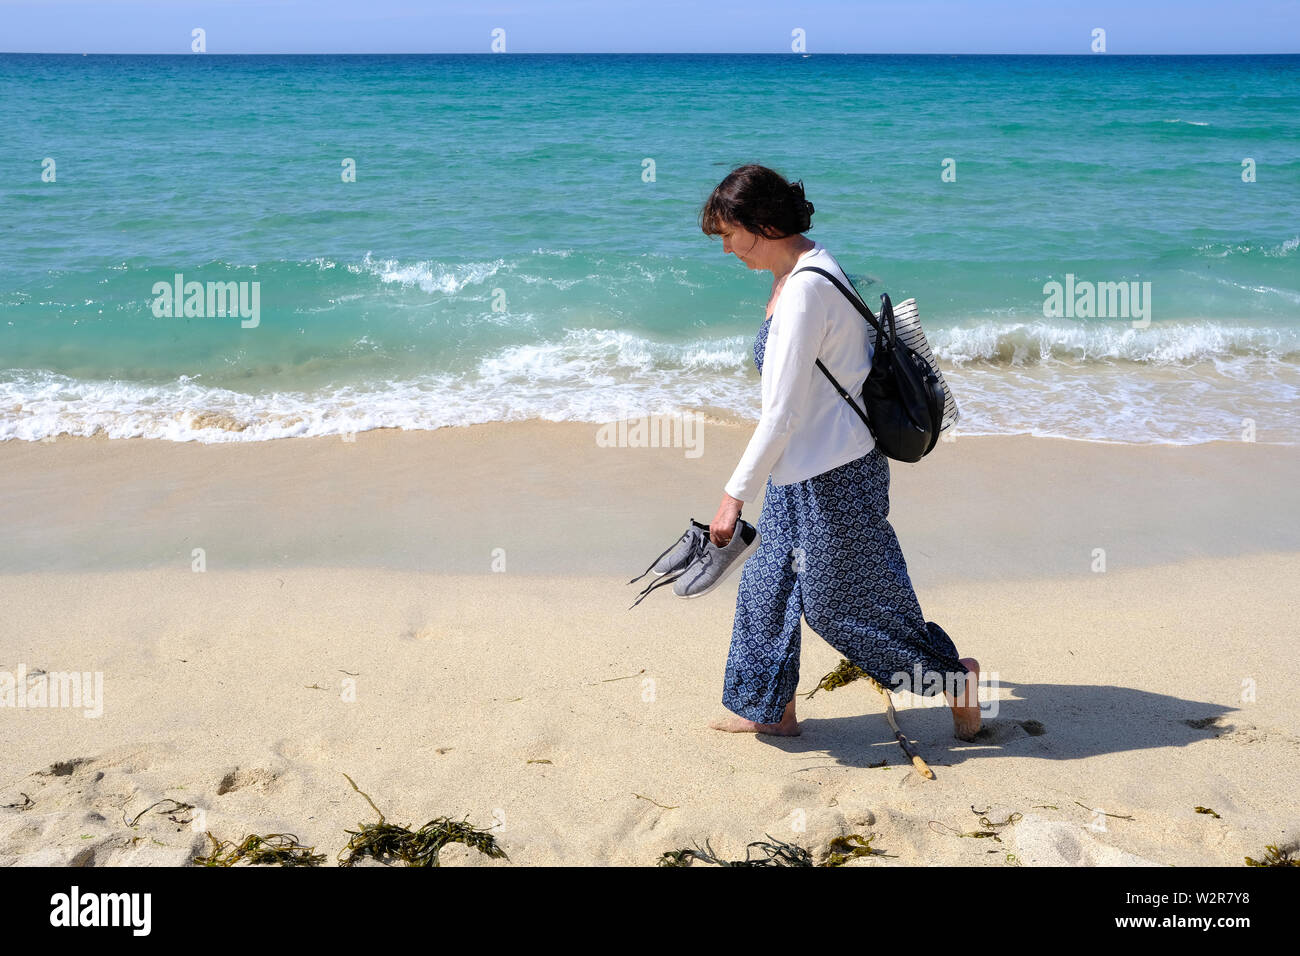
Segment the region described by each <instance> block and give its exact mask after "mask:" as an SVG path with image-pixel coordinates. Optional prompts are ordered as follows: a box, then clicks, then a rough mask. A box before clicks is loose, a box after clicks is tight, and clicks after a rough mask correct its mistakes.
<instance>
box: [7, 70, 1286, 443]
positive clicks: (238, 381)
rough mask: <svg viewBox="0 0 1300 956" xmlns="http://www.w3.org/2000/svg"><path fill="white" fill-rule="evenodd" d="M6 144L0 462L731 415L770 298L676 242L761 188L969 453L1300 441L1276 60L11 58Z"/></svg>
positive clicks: (759, 284)
mask: <svg viewBox="0 0 1300 956" xmlns="http://www.w3.org/2000/svg"><path fill="white" fill-rule="evenodd" d="M0 129H2V130H3V131H4V132H3V137H2V138H0V439H18V440H29V441H30V440H38V439H41V438H46V437H49V436H55V435H60V434H71V435H93V434H102V435H107V436H109V437H128V436H146V437H153V438H163V439H174V440H198V441H204V442H218V441H249V440H263V439H268V438H277V437H290V436H300V435H321V434H331V433H346V432H353V431H360V430H365V429H369V428H378V427H401V428H408V429H430V428H437V427H440V426H444V425H459V424H467V423H474V422H485V421H499V420H513V419H523V418H546V419H554V420H582V421H593V422H595V421H607V420H611V419H614V418H618V417H623V416H628V415H639V414H646V413H652V412H674V411H682V410H700V411H705V412H708V413H711V414H715V415H720V416H724V417H728V418H738V419H747V420H753V419H755V418H756V417H757V415H758V411H759V389H758V377H757V373H756V372H755V370H754V367H753V358H752V356H751V354H750V348H751V345H752V341H753V337H754V334H755V332H756V331H757V330H758V328H759V326H760V324H761V323H762V321H763V306H764V303H765V302H766V300H767V295H768V291H769V280H770V276H768V274H767V273H752V272H750V271H748V270H747V269H746V268H745V267H744V265H743V264H741V263H740V262H738V261H737V260H736V259H734V258H733V257H731V256H727V255H725V254H724V253H723V252H722V247H721V242H720V240H716V239H709V238H707V237H705V236H704V235H703V234H702V233H701V232H700V231H699V228H698V224H697V216H698V211H699V208H700V205H701V204H702V202H703V201H704V199H705V198H706V196H707V195H708V193H709V192H710V190H711V189H712V188H713V186H714V185H716V184H717V182H718V181H719V180H720V179H721V178H722V177H723V176H724V175H725V174H726V172H727V171H728V170H729V169H730V168H731V167H732V166H734V165H737V164H740V163H744V162H760V163H764V164H767V165H770V166H774V167H775V168H777V169H779V170H781V171H782V172H783V173H785V174H786V175H788V176H790V177H791V178H797V179H802V180H803V181H804V184H805V187H806V190H807V194H808V197H809V198H810V199H811V200H812V201H813V202H814V203H815V205H816V207H817V214H816V215H815V217H814V220H813V222H814V228H813V229H812V231H811V232H810V233H809V235H810V236H811V237H812V238H815V239H817V240H819V241H821V242H822V243H823V244H824V245H826V247H827V248H828V249H829V250H830V251H831V252H832V253H833V254H834V255H835V256H836V257H837V258H838V259H839V261H840V263H841V264H842V265H843V266H844V268H845V269H846V270H847V271H848V272H849V273H850V274H851V275H853V276H854V277H855V279H856V280H857V281H858V286H859V288H860V289H862V291H863V292H864V294H866V295H867V296H868V301H869V303H870V304H872V306H873V307H874V306H875V305H876V303H877V301H878V299H877V296H878V294H879V292H880V291H888V292H889V293H890V294H891V296H892V297H893V298H894V300H895V301H896V302H897V301H901V300H902V299H904V298H908V297H912V296H915V297H916V299H917V300H918V302H919V304H920V309H921V316H922V320H923V322H924V324H925V326H926V328H927V330H928V333H929V337H930V340H931V343H932V345H933V346H934V349H935V351H936V353H937V354H938V355H939V356H940V358H941V361H942V363H943V365H944V368H945V374H946V375H947V377H948V381H949V384H950V385H951V386H952V388H953V390H954V393H955V395H956V398H957V402H958V405H959V407H960V409H961V420H960V424H959V427H958V431H959V433H962V434H978V433H1033V434H1039V435H1059V436H1065V437H1070V438H1079V439H1093V440H1107V441H1124V442H1170V443H1191V442H1201V441H1208V440H1214V439H1232V440H1237V439H1240V438H1241V437H1242V436H1243V434H1244V432H1245V429H1246V428H1247V426H1246V425H1245V424H1243V423H1244V422H1247V421H1248V422H1249V423H1250V426H1249V427H1253V429H1254V435H1255V437H1256V439H1257V440H1259V441H1267V442H1288V443H1290V442H1296V441H1300V416H1297V414H1296V408H1297V400H1298V399H1300V57H1298V56H1235V57H1180V56H1162V57H1112V56H1105V55H1103V56H1094V57H1086V56H1080V57H1051V56H1038V57H1015V56H840V55H834V56H831V55H814V56H806V57H805V56H799V55H793V54H791V55H753V56H745V55H716V56H715V55H654V56H650V55H573V56H566V55H515V54H510V55H499V56H494V55H478V56H475V55H446V56H284V57H280V56H249V57H241V56H211V55H201V56H63V55H52V56H44V55H42V56H36V55H0ZM345 160H352V161H354V162H355V170H356V175H355V181H354V182H345V181H344V175H343V173H344V171H345V169H344V161H345ZM647 160H649V161H652V162H653V166H652V167H648V164H647V163H646V161H647ZM51 161H52V162H51ZM945 161H951V162H945ZM648 168H652V170H653V177H651V176H650V175H649V173H648V172H647V169H648ZM945 169H949V170H955V179H953V180H952V181H945V179H944V176H943V173H944V171H945ZM1252 169H1253V172H1254V179H1255V181H1254V182H1245V181H1243V172H1249V171H1250V170H1252ZM949 178H952V177H951V176H950V177H949ZM46 180H52V181H46ZM647 180H651V181H647ZM178 274H179V275H181V276H183V281H184V282H199V283H204V284H206V283H210V282H211V283H229V282H233V283H249V285H248V286H246V288H247V289H250V290H251V289H252V288H253V286H252V285H251V284H252V283H257V286H256V288H257V290H258V294H259V311H258V315H257V321H256V325H255V326H251V327H245V326H246V325H247V324H248V323H246V322H244V321H241V318H240V316H239V315H224V316H223V315H211V314H202V315H190V316H186V315H180V316H177V315H166V314H164V315H158V314H155V313H156V311H157V309H156V308H155V305H156V300H157V299H158V298H159V296H158V295H157V294H156V293H155V291H154V290H155V286H156V284H158V283H166V284H170V283H172V282H173V281H174V277H175V276H176V275H178ZM1067 276H1070V277H1072V279H1071V280H1070V281H1071V282H1073V283H1098V284H1100V283H1120V282H1123V283H1137V284H1138V285H1137V288H1139V289H1142V288H1146V289H1149V300H1144V301H1148V303H1149V307H1150V309H1149V315H1148V316H1147V318H1149V324H1146V325H1142V324H1141V322H1140V321H1138V322H1137V326H1136V327H1135V320H1134V319H1132V318H1130V317H1126V316H1115V315H1109V316H1102V317H1099V316H1096V315H1092V316H1089V315H1084V316H1079V315H1077V314H1070V315H1061V316H1045V315H1044V303H1045V300H1046V299H1047V296H1046V294H1045V292H1044V286H1045V285H1046V284H1047V283H1050V282H1053V281H1058V282H1061V283H1062V284H1064V283H1065V282H1066V281H1067ZM1144 283H1150V285H1149V286H1144ZM205 287H206V285H205ZM182 311H184V310H182Z"/></svg>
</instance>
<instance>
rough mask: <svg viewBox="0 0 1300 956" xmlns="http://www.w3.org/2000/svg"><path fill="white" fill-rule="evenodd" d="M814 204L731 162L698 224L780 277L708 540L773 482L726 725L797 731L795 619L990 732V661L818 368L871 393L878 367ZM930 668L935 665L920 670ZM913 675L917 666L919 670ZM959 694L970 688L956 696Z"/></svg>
mask: <svg viewBox="0 0 1300 956" xmlns="http://www.w3.org/2000/svg"><path fill="white" fill-rule="evenodd" d="M812 213H813V204H812V203H810V202H808V201H807V200H806V199H805V198H804V191H803V184H802V182H799V183H793V184H792V183H790V182H788V181H787V180H786V179H785V178H784V177H783V176H781V175H780V174H779V173H777V172H775V171H774V170H771V169H768V168H767V167H764V166H757V165H747V166H740V167H738V168H736V169H735V170H733V171H732V172H731V173H730V174H729V175H728V176H727V178H726V179H724V180H723V181H722V182H721V183H720V184H719V185H718V187H717V188H716V189H715V190H714V191H713V194H712V195H711V196H710V197H709V199H708V201H707V202H706V203H705V205H704V208H703V210H702V212H701V217H700V226H701V228H702V229H703V230H704V233H705V234H706V235H709V236H721V237H722V248H723V251H725V252H727V253H730V254H734V255H735V256H736V258H738V259H740V261H741V262H743V263H745V265H746V266H747V267H748V268H750V269H762V270H766V271H768V272H771V273H772V294H771V297H770V299H769V300H768V304H767V319H766V320H765V321H764V323H763V325H762V327H761V328H760V330H759V333H758V337H757V338H756V339H755V341H754V363H755V365H757V367H758V369H759V373H760V375H761V377H762V393H763V411H762V415H761V417H760V418H759V422H758V427H757V428H756V429H755V430H754V435H753V437H752V438H751V439H750V442H749V445H748V446H747V447H746V449H745V453H744V455H743V456H742V458H741V460H740V463H739V464H738V465H737V466H736V470H735V473H734V474H733V475H732V476H731V479H730V481H728V482H727V484H726V486H725V489H726V490H725V491H724V493H723V496H722V503H721V504H720V505H719V506H718V513H717V515H715V516H714V518H713V521H712V522H711V523H710V525H709V538H710V539H711V540H712V541H713V543H714V544H715V545H717V546H718V547H722V546H724V545H726V543H727V542H728V541H729V540H730V539H731V535H732V533H733V532H734V530H735V527H736V519H737V518H738V517H739V516H740V512H741V508H742V507H743V505H744V503H745V502H746V501H752V500H753V499H754V498H755V497H756V496H757V493H758V492H759V491H760V490H762V489H763V488H764V482H766V486H765V487H766V492H765V495H764V499H763V511H762V514H761V516H760V518H759V523H758V531H759V536H760V544H759V546H758V550H757V551H755V552H754V553H753V554H752V555H751V556H750V558H749V560H747V561H746V562H745V564H744V566H743V569H742V571H741V576H740V588H739V591H738V593H737V595H736V617H735V623H734V625H733V628H732V635H731V649H730V652H729V653H728V655H727V671H726V681H725V688H724V691H723V698H722V703H723V705H724V706H726V707H727V708H728V709H729V710H730V711H732V713H733V714H734V715H735V716H728V717H725V718H723V719H721V720H717V721H715V722H713V723H712V724H711V725H710V726H712V727H713V728H715V729H717V730H725V731H730V732H734V733H764V734H780V735H783V736H794V735H796V734H798V733H799V723H798V721H797V719H796V717H795V703H794V692H795V688H796V686H797V685H798V681H799V647H800V643H799V638H800V619H801V617H806V618H807V620H808V625H809V627H811V628H812V630H813V631H815V632H816V633H817V634H819V635H821V636H822V637H823V638H824V639H825V640H826V641H827V643H829V644H830V645H831V646H832V647H834V648H835V649H836V650H837V651H839V652H840V653H841V654H843V655H844V656H845V657H846V658H848V660H849V661H850V662H852V663H853V664H854V665H856V666H857V667H859V668H861V669H862V670H864V671H866V672H867V673H868V674H870V675H871V676H872V677H873V678H875V679H876V681H878V682H879V683H880V685H881V686H882V687H887V688H893V689H896V690H897V689H903V688H906V689H910V690H912V692H913V693H916V694H920V695H923V696H924V695H927V694H933V693H935V692H936V691H937V690H938V689H939V687H942V688H943V689H944V693H945V696H947V698H948V702H949V704H950V706H951V707H952V716H953V729H954V732H955V734H956V736H957V737H958V738H960V739H962V740H970V739H972V738H973V737H974V736H975V734H976V733H977V732H978V731H979V728H980V715H979V704H978V700H977V697H976V688H977V685H978V683H979V662H978V661H976V660H975V659H974V658H970V657H967V658H961V659H959V658H958V657H957V648H956V647H955V646H954V645H953V643H952V640H951V639H950V638H949V637H948V635H947V634H945V633H944V631H943V629H942V628H940V627H939V626H938V625H937V624H934V623H927V622H926V621H925V619H924V618H923V617H922V615H921V608H920V605H919V604H918V603H917V599H916V594H915V593H914V592H913V590H912V584H911V580H910V579H909V577H908V574H907V566H906V564H905V563H904V561H903V555H902V552H901V550H900V549H899V545H898V539H897V537H896V536H895V534H894V529H893V528H892V527H891V526H890V524H889V520H888V515H889V460H888V458H886V457H885V455H884V454H883V453H882V452H881V451H880V450H879V449H877V448H876V446H875V440H874V439H873V438H872V436H871V432H870V431H869V430H868V429H867V427H866V426H865V425H864V424H863V422H862V419H861V418H859V417H858V416H857V414H856V413H855V412H854V411H853V409H851V408H850V407H849V406H848V403H847V402H845V401H844V399H843V398H841V397H840V395H839V394H838V393H837V392H836V391H835V389H834V387H833V386H832V385H831V383H830V381H829V380H828V379H827V378H826V376H825V375H823V374H822V372H821V371H820V370H819V369H818V368H817V367H816V361H817V359H819V358H820V359H821V361H822V363H823V364H824V365H825V366H826V368H827V369H828V370H829V371H830V372H831V374H832V375H834V376H835V378H836V379H837V380H838V381H839V382H840V383H841V384H843V385H844V387H845V388H846V389H847V390H848V392H849V394H850V395H860V394H861V393H862V385H863V383H864V382H865V381H866V377H867V373H868V371H869V370H870V368H871V346H872V340H871V339H870V338H869V337H868V334H867V333H868V331H869V326H868V325H867V323H866V321H865V320H864V319H863V318H862V315H861V314H860V313H859V312H858V311H857V310H856V309H854V307H853V306H852V305H851V304H850V303H849V301H848V300H847V299H846V298H845V296H844V295H843V294H842V293H841V292H840V291H839V290H838V289H836V288H835V286H834V285H833V284H832V283H831V282H830V280H828V279H826V278H825V277H824V276H821V275H819V274H817V273H815V272H801V273H799V274H798V275H794V276H792V275H791V273H792V272H794V270H795V269H796V268H799V267H804V266H817V267H820V268H822V269H825V270H826V271H827V272H830V273H831V274H832V275H835V276H836V277H837V278H839V279H840V281H841V282H843V283H844V285H845V286H848V285H849V282H848V278H847V276H845V274H844V272H843V270H842V269H840V267H839V264H838V263H836V262H835V260H834V259H833V258H832V257H831V255H830V253H828V252H827V251H826V250H825V249H824V248H823V247H822V246H821V244H820V243H817V242H814V241H812V240H810V239H808V238H807V237H806V236H804V235H803V233H805V232H807V231H808V230H809V229H810V228H812V221H811V219H812ZM922 675H924V676H922ZM917 678H920V680H919V681H918V680H917ZM959 697H960V700H959V699H958V698H959Z"/></svg>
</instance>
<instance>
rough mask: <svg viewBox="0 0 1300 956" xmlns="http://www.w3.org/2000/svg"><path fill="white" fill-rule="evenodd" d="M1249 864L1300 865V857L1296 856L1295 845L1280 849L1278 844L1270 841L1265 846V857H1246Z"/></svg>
mask: <svg viewBox="0 0 1300 956" xmlns="http://www.w3.org/2000/svg"><path fill="white" fill-rule="evenodd" d="M1246 865H1247V866H1300V857H1297V856H1296V848H1295V847H1290V846H1289V847H1287V848H1286V849H1285V850H1279V849H1278V848H1277V844H1275V843H1270V844H1269V845H1268V846H1266V847H1264V859H1262V860H1252V859H1251V858H1250V857H1246Z"/></svg>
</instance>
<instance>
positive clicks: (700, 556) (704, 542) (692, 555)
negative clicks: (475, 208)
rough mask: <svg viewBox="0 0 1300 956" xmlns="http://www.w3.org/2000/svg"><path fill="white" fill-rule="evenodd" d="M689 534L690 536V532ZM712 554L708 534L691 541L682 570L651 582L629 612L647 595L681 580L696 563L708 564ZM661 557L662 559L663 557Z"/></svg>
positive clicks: (629, 608) (630, 607)
mask: <svg viewBox="0 0 1300 956" xmlns="http://www.w3.org/2000/svg"><path fill="white" fill-rule="evenodd" d="M688 534H689V532H688ZM669 550H670V551H671V550H672V549H671V548H670V549H669ZM667 553H668V552H667V551H665V552H664V554H667ZM711 554H712V552H710V551H709V536H708V535H706V534H702V535H700V536H699V537H697V538H695V539H693V540H692V541H691V547H690V550H688V551H687V552H686V560H685V561H684V562H683V563H682V569H681V570H680V571H674V572H673V573H672V574H665V575H664V576H663V577H662V578H660V579H659V580H658V581H652V582H650V584H649V585H648V586H647V587H646V588H645V590H643V591H642V592H641V594H640V596H638V597H637V599H636V600H635V601H633V602H632V604H631V605H630V606H629V607H628V610H629V611H630V610H632V608H634V607H636V606H637V605H638V604H640V603H641V602H642V601H644V600H645V598H646V595H648V594H649V593H650V592H651V591H653V590H654V589H655V588H661V587H663V586H664V585H665V584H672V583H673V582H674V581H676V580H677V579H678V578H680V577H681V576H682V575H683V574H685V573H686V572H687V571H689V570H690V569H691V566H692V565H694V564H695V562H696V561H699V562H701V563H702V564H706V563H708V561H709V558H710V557H711ZM661 557H662V555H661ZM656 560H658V559H656ZM652 566H653V565H652ZM643 576H644V575H643ZM628 583H629V584H630V583H631V582H630V581H629V582H628Z"/></svg>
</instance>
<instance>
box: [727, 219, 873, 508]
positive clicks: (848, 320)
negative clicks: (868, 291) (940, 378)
mask: <svg viewBox="0 0 1300 956" xmlns="http://www.w3.org/2000/svg"><path fill="white" fill-rule="evenodd" d="M804 266H819V267H820V268H822V269H825V270H826V271H827V272H829V273H831V274H832V275H834V276H835V277H836V278H838V279H839V280H840V281H841V282H843V283H844V286H845V288H847V289H849V291H850V292H851V291H852V287H851V286H850V285H849V281H848V277H847V276H846V275H845V274H844V270H843V269H841V268H840V267H839V264H838V263H837V262H836V261H835V260H834V258H832V257H831V254H830V253H829V252H827V251H826V250H825V249H824V248H823V247H822V244H821V243H815V244H814V246H813V248H812V249H809V250H808V251H807V252H805V253H804V254H803V255H802V256H800V257H799V260H798V261H797V262H796V263H795V266H794V268H795V269H800V268H802V267H804ZM874 344H875V337H874V332H873V330H872V328H871V326H870V325H869V324H868V323H867V320H866V319H865V318H863V317H862V313H860V312H859V311H858V310H857V309H855V308H854V307H853V306H852V304H850V302H849V300H848V299H847V298H845V296H844V294H843V293H842V292H840V291H839V289H837V288H835V286H834V285H832V284H831V282H830V280H829V279H827V278H826V277H825V276H822V275H818V274H817V273H815V272H801V273H799V274H798V275H793V274H792V275H790V276H789V278H787V279H786V281H785V286H784V287H783V288H782V289H781V294H780V295H779V296H778V297H777V302H776V308H775V309H774V310H773V312H772V324H771V326H770V328H769V329H768V334H767V345H766V346H765V351H764V354H763V371H762V393H763V412H762V415H761V416H760V418H759V420H758V427H757V428H755V429H754V435H753V437H752V438H750V440H749V445H748V447H746V448H745V454H744V455H743V456H742V457H741V459H740V464H738V465H737V466H736V470H735V472H734V473H733V474H732V476H731V480H730V481H728V482H727V484H726V485H725V486H724V487H725V489H726V492H727V494H729V495H731V496H732V497H733V498H738V499H740V500H741V501H753V500H754V499H755V498H757V497H758V495H759V494H760V493H761V492H762V491H763V488H764V487H765V486H766V483H767V477H768V475H769V474H770V475H771V476H772V483H773V484H775V485H789V484H793V483H794V482H798V481H803V480H805V479H807V478H812V477H814V476H816V475H820V474H822V473H823V472H827V471H830V470H831V469H832V468H837V467H839V466H840V465H843V464H847V463H848V462H850V461H854V460H856V459H858V458H861V457H862V456H863V455H865V454H866V453H867V452H869V451H871V449H872V448H874V447H875V444H876V442H875V439H874V438H872V437H871V432H870V431H869V430H868V429H867V426H866V423H865V422H863V421H862V419H861V418H859V417H858V415H857V414H856V413H855V412H854V411H853V409H851V408H849V406H848V403H847V402H845V401H844V399H843V398H841V397H840V395H839V393H838V392H836V391H835V388H834V386H832V385H831V383H830V381H829V380H828V379H827V378H826V376H825V375H823V374H822V371H821V369H819V368H817V365H816V361H817V359H818V358H820V359H821V360H822V363H823V364H824V365H825V366H826V367H827V368H828V369H829V370H830V372H831V374H832V375H834V376H835V378H836V380H837V381H838V382H839V383H840V385H842V386H843V387H844V389H845V390H846V391H847V392H848V393H849V395H850V397H852V398H853V400H854V402H855V403H856V404H857V405H858V407H859V408H861V407H862V397H861V396H862V386H863V383H865V382H866V380H867V373H868V372H869V371H871V352H872V348H873V346H874ZM864 411H865V409H864Z"/></svg>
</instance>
